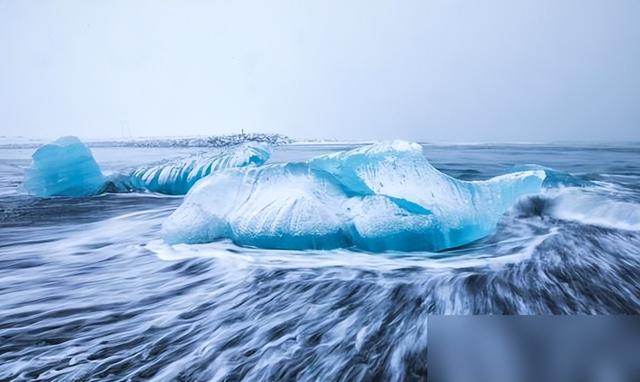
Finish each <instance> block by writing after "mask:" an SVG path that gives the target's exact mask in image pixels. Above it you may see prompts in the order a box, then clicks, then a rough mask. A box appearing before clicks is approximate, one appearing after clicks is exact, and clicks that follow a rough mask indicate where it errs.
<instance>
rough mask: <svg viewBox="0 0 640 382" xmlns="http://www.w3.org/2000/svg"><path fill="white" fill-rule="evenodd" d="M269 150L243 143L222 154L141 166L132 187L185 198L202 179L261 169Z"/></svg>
mask: <svg viewBox="0 0 640 382" xmlns="http://www.w3.org/2000/svg"><path fill="white" fill-rule="evenodd" d="M270 154H271V153H270V150H269V147H268V146H266V145H261V144H244V145H239V146H236V147H232V148H229V149H225V150H222V151H214V152H212V153H211V152H207V153H199V154H195V155H192V156H188V157H186V158H179V159H176V160H172V161H168V162H163V163H159V164H155V165H152V166H147V167H141V168H138V169H136V170H134V171H132V172H131V174H130V176H129V179H130V184H129V186H130V187H131V188H133V189H143V190H148V191H151V192H159V193H162V194H169V195H184V194H186V193H187V192H188V191H189V189H190V188H191V187H192V186H193V185H194V184H195V183H196V182H197V181H198V180H200V179H201V178H204V177H205V176H207V175H209V174H211V173H212V172H215V171H220V170H223V169H227V168H232V167H245V166H251V165H255V166H260V165H262V164H263V163H264V162H265V161H267V159H269V156H270Z"/></svg>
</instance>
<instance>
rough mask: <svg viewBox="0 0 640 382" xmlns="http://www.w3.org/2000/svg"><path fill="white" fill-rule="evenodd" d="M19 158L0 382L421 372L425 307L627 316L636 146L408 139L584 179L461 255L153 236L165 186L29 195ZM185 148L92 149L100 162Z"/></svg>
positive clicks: (303, 154)
mask: <svg viewBox="0 0 640 382" xmlns="http://www.w3.org/2000/svg"><path fill="white" fill-rule="evenodd" d="M350 147H351V146H346V145H341V146H338V145H336V146H330V145H291V146H281V147H279V148H276V149H275V152H274V154H273V157H272V158H271V159H270V162H282V161H297V160H304V159H308V158H310V157H312V156H314V155H318V154H323V153H327V152H332V151H337V150H343V149H347V148H350ZM32 151H33V150H29V149H0V292H1V294H0V295H1V296H2V298H1V299H0V380H18V381H19V380H25V381H27V380H43V381H47V380H69V381H72V380H154V379H155V380H161V381H165V380H182V381H200V380H248V381H258V380H345V381H351V380H372V379H378V380H424V378H425V375H426V370H427V365H426V358H427V357H426V354H427V340H426V335H427V332H426V328H427V320H428V316H429V315H430V314H489V313H491V314H576V313H588V314H614V313H640V282H639V281H640V276H639V275H640V273H639V272H640V232H639V229H640V186H639V180H640V146H639V145H624V146H602V145H594V146H588V147H584V146H577V145H568V146H559V145H498V146H490V145H468V146H435V145H425V155H426V156H427V158H429V160H430V161H431V162H432V163H433V164H434V165H435V166H436V167H437V168H438V169H440V170H441V171H443V172H445V173H447V174H450V175H452V176H455V177H458V178H461V179H485V178H488V177H491V176H495V175H498V174H500V173H503V172H504V171H505V170H506V169H508V168H510V167H512V166H514V165H518V164H526V163H535V164H539V165H544V166H548V167H552V168H555V169H557V170H562V171H566V172H569V173H571V174H573V175H576V176H578V177H580V178H583V179H585V180H589V181H591V185H590V186H587V187H583V188H564V189H555V190H549V191H546V192H545V193H544V194H540V195H532V196H528V197H525V198H523V199H521V200H519V201H518V203H517V204H516V205H515V206H514V207H513V208H512V209H511V210H510V211H509V212H507V213H506V214H505V215H504V216H503V218H502V220H501V222H500V224H499V226H498V228H497V230H496V232H495V234H494V235H493V236H491V237H488V238H486V239H483V240H481V241H479V242H475V243H473V244H471V245H468V246H465V247H463V248H458V249H455V250H451V251H447V252H441V253H423V252H421V253H378V254H369V253H365V252H356V251H349V250H335V251H313V252H292V251H274V250H260V249H255V248H240V247H237V246H234V245H233V244H231V243H229V242H218V243H211V244H202V245H175V246H168V245H166V244H164V243H163V242H162V240H161V239H160V236H159V229H160V225H161V224H162V222H163V220H164V219H165V218H166V217H167V216H168V215H169V214H170V213H171V212H172V211H173V210H175V209H176V208H177V207H178V206H179V205H180V203H181V201H182V198H181V197H175V196H171V197H169V196H163V195H158V194H151V193H130V194H104V195H100V196H95V197H90V198H80V199H68V198H50V199H38V198H33V197H30V196H27V195H25V194H23V193H22V192H21V191H20V188H19V186H20V183H21V181H22V176H23V172H24V168H25V167H27V166H28V165H29V163H30V155H31V153H32ZM194 151H198V149H186V148H180V149H178V148H176V149H171V148H163V149H151V148H95V149H93V152H94V155H95V157H96V159H97V161H98V162H99V163H100V165H101V167H102V168H103V169H105V170H113V171H118V170H123V169H126V168H131V167H133V166H136V165H141V164H147V163H150V162H153V161H157V160H159V159H166V158H173V157H179V156H181V155H185V154H188V153H191V152H194Z"/></svg>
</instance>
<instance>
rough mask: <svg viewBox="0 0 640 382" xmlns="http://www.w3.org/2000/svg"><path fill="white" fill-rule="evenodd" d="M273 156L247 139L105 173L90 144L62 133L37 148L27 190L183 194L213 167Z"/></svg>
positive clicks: (256, 162)
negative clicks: (231, 145)
mask: <svg viewBox="0 0 640 382" xmlns="http://www.w3.org/2000/svg"><path fill="white" fill-rule="evenodd" d="M269 156H270V150H269V146H267V145H264V144H259V143H252V144H243V145H238V146H233V147H229V148H225V149H216V150H215V151H212V152H205V153H199V154H195V155H192V156H188V157H185V158H179V159H175V160H171V161H167V162H162V163H158V164H154V165H151V166H144V167H140V168H136V169H132V170H129V171H124V172H119V173H118V172H116V173H112V174H108V175H107V176H105V175H103V174H102V172H101V170H100V167H99V166H98V164H97V163H96V161H95V160H94V158H93V156H92V154H91V151H90V150H89V148H87V146H85V145H84V144H83V143H82V142H81V141H80V140H79V139H78V138H75V137H63V138H60V139H58V140H56V141H54V142H52V143H50V144H47V145H44V146H41V147H40V148H39V149H37V150H36V152H35V153H34V154H33V163H32V164H31V167H30V168H29V169H27V171H26V173H25V180H24V189H25V190H26V191H27V192H28V193H30V194H32V195H36V196H41V197H49V196H72V197H79V196H91V195H96V194H99V193H101V192H129V191H151V192H158V193H163V194H171V195H183V194H186V193H187V191H189V189H190V188H191V186H193V184H194V183H196V182H197V181H198V180H199V179H201V178H203V177H206V176H208V175H209V174H211V173H212V172H216V171H220V170H223V169H227V168H232V167H245V166H259V165H261V164H263V163H264V162H265V161H266V160H267V159H269Z"/></svg>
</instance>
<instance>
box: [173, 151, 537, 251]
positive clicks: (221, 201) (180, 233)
mask: <svg viewBox="0 0 640 382" xmlns="http://www.w3.org/2000/svg"><path fill="white" fill-rule="evenodd" d="M545 177H546V173H545V171H544V170H537V169H532V170H526V171H521V172H516V173H511V174H506V175H502V176H499V177H495V178H492V179H489V180H486V181H475V182H467V181H461V180H457V179H455V178H452V177H450V176H447V175H445V174H443V173H441V172H440V171H438V170H436V169H435V168H434V167H433V166H431V164H430V163H429V162H428V161H427V159H426V158H425V157H424V155H423V153H422V147H421V146H420V145H419V144H416V143H411V142H404V141H394V142H390V143H378V144H374V145H371V146H366V147H361V148H357V149H354V150H351V151H346V152H340V153H336V154H329V155H324V156H320V157H316V158H314V159H311V160H310V161H308V162H306V163H288V164H273V165H266V166H261V167H256V168H240V169H233V170H229V171H224V172H220V173H216V174H213V175H211V176H209V177H207V178H205V179H203V180H201V181H200V182H198V183H197V184H196V185H195V186H194V187H193V188H192V189H191V191H190V192H189V193H188V194H187V197H186V198H185V201H184V202H183V204H182V205H181V206H180V207H179V208H178V209H177V210H176V211H175V212H174V213H173V214H172V215H171V216H170V217H169V218H168V219H167V220H166V221H165V223H164V224H163V229H162V232H163V236H164V238H165V240H166V241H167V242H169V243H203V242H210V241H215V240H219V239H225V238H228V239H231V240H232V241H233V242H235V243H236V244H239V245H245V246H255V247H263V248H281V249H330V248H340V247H355V248H359V249H365V250H370V251H386V250H400V251H410V250H436V251H437V250H443V249H447V248H452V247H457V246H461V245H464V244H467V243H469V242H471V241H474V240H477V239H480V238H482V237H484V236H487V235H489V234H490V233H491V232H492V231H493V230H494V228H495V226H496V224H497V222H498V220H499V218H500V216H501V215H502V214H503V213H504V212H505V211H506V210H507V209H508V208H510V207H511V205H512V204H513V203H514V202H515V201H516V200H517V199H518V198H519V197H520V196H522V195H525V194H532V193H537V192H539V191H540V190H541V189H542V188H543V182H544V180H545Z"/></svg>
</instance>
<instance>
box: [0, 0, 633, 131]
mask: <svg viewBox="0 0 640 382" xmlns="http://www.w3.org/2000/svg"><path fill="white" fill-rule="evenodd" d="M241 129H244V130H245V131H249V132H280V133H283V134H287V135H290V136H293V137H297V138H339V139H390V138H404V139H413V140H421V141H464V142H469V141H558V140H580V141H584V140H616V141H625V140H636V141H637V140H640V1H638V0H607V1H605V0H598V1H593V0H518V1H513V0H504V1H495V0H485V1H473V0H467V1H452V0H441V1H432V0H416V1H372V0H362V1H343V0H336V1H334V0H322V1H311V0H309V1H301V0H298V1H294V0H292V1H213V0H211V1H188V0H180V1H159V0H149V1H136V0H123V1H108V0H77V1H35V0H0V135H10V136H12V135H23V136H29V137H43V138H53V137H56V136H60V135H68V134H73V135H79V136H81V137H87V138H89V137H122V136H128V135H135V136H150V135H153V136H159V135H192V134H223V133H233V132H239V131H240V130H241Z"/></svg>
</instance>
